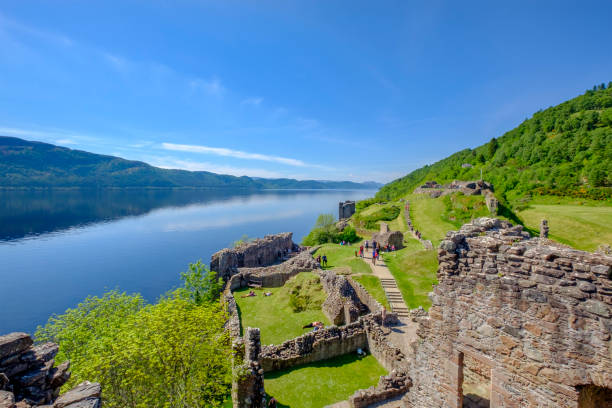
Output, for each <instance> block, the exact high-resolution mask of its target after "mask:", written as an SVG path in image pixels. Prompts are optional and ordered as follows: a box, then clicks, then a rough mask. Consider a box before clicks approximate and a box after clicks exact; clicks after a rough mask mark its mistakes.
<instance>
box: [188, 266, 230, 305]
mask: <svg viewBox="0 0 612 408" xmlns="http://www.w3.org/2000/svg"><path fill="white" fill-rule="evenodd" d="M181 280H182V281H183V288H181V289H179V292H180V293H181V294H182V295H183V297H185V298H187V299H188V300H190V301H192V302H193V303H195V304H196V305H201V304H202V303H204V302H212V301H214V300H217V299H219V296H220V294H221V291H222V290H223V279H221V278H219V277H218V276H217V273H216V272H215V271H211V270H209V269H208V268H206V265H204V264H203V263H202V261H201V260H199V261H197V262H196V263H190V264H189V270H188V271H187V272H181Z"/></svg>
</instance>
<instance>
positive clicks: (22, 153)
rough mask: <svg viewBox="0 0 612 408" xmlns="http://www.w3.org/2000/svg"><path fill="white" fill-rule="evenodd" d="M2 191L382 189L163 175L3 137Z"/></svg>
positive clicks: (182, 173)
mask: <svg viewBox="0 0 612 408" xmlns="http://www.w3.org/2000/svg"><path fill="white" fill-rule="evenodd" d="M2 187H4V188H7V187H8V188H18V187H29V188H47V187H95V188H100V187H116V188H124V187H134V188H142V187H147V188H150V187H154V188H229V189H287V188H292V189H329V188H336V189H341V188H345V189H356V188H357V189H359V188H368V189H374V188H378V187H379V185H378V184H376V183H353V182H349V181H318V180H294V179H262V178H251V177H246V176H243V177H236V176H229V175H223V174H215V173H210V172H207V171H186V170H169V169H161V168H158V167H154V166H151V165H149V164H147V163H143V162H139V161H133V160H125V159H122V158H120V157H114V156H105V155H100V154H94V153H89V152H85V151H81V150H73V149H68V148H66V147H61V146H55V145H52V144H48V143H41V142H31V141H27V140H22V139H18V138H15V137H4V136H0V188H2Z"/></svg>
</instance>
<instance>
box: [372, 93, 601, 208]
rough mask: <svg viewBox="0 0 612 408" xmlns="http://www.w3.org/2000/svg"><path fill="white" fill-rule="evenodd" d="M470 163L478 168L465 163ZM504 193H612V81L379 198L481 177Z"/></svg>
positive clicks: (513, 196) (392, 186)
mask: <svg viewBox="0 0 612 408" xmlns="http://www.w3.org/2000/svg"><path fill="white" fill-rule="evenodd" d="M466 163H467V164H470V165H471V166H472V167H469V166H465V167H462V165H463V164H466ZM481 170H482V174H483V178H484V179H485V180H486V181H489V182H491V183H492V184H493V185H494V188H495V191H496V195H497V196H498V198H500V199H502V200H504V201H507V202H515V201H516V200H519V199H521V198H528V197H530V196H532V195H536V194H542V195H544V194H548V195H562V196H573V197H584V198H593V199H610V198H611V197H612V188H611V186H612V82H610V83H609V84H608V85H607V86H606V85H605V84H601V85H598V86H595V87H593V89H591V90H588V91H586V92H585V93H584V94H583V95H580V96H578V97H576V98H574V99H571V100H569V101H567V102H564V103H561V104H560V105H557V106H554V107H551V108H548V109H546V110H543V111H538V112H536V113H535V114H534V115H533V117H532V118H530V119H527V120H525V121H524V122H523V123H521V124H520V125H519V126H518V127H516V128H515V129H513V130H511V131H509V132H507V133H506V134H504V135H503V136H501V137H499V138H498V139H496V138H493V139H491V141H490V142H489V143H487V144H485V145H482V146H479V147H477V148H475V149H465V150H462V151H460V152H457V153H455V154H453V155H452V156H449V157H447V158H446V159H443V160H440V161H439V162H437V163H434V164H432V165H428V166H425V167H422V168H420V169H417V170H415V171H413V172H411V173H409V174H408V175H406V176H404V177H402V178H400V179H397V180H395V181H393V182H391V183H389V184H387V185H385V186H383V187H382V188H381V189H380V191H379V192H378V194H377V195H376V197H377V198H378V199H385V200H387V199H395V198H398V197H400V196H402V195H404V194H407V193H409V192H411V191H412V190H413V189H414V188H415V187H417V186H419V185H420V184H422V183H423V182H425V181H428V180H436V181H438V182H439V183H447V182H450V181H452V180H455V179H457V180H474V179H479V178H480V174H481Z"/></svg>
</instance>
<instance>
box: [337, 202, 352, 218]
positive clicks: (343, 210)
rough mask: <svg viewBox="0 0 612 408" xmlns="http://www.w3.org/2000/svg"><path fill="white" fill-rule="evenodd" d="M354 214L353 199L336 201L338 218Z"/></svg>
mask: <svg viewBox="0 0 612 408" xmlns="http://www.w3.org/2000/svg"><path fill="white" fill-rule="evenodd" d="M353 214H355V202H354V201H344V202H342V201H341V202H340V203H338V219H339V220H342V219H345V218H350V217H351V215H353Z"/></svg>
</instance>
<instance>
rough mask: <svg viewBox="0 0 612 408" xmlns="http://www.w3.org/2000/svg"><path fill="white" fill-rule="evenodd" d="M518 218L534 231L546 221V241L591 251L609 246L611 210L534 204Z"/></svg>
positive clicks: (611, 223)
mask: <svg viewBox="0 0 612 408" xmlns="http://www.w3.org/2000/svg"><path fill="white" fill-rule="evenodd" d="M518 215H519V217H520V218H521V219H522V220H523V222H524V223H525V225H526V226H528V227H529V228H532V229H534V230H536V231H538V230H539V229H540V221H541V220H542V218H545V219H547V220H548V226H549V228H550V232H549V238H551V239H553V240H555V241H558V242H561V243H563V244H567V245H570V246H572V247H574V248H576V249H582V250H586V251H593V250H595V249H597V247H598V246H599V245H600V244H607V245H612V206H597V207H593V206H586V205H569V204H561V205H555V204H534V205H531V206H530V208H528V209H526V210H524V211H521V212H519V213H518Z"/></svg>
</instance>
